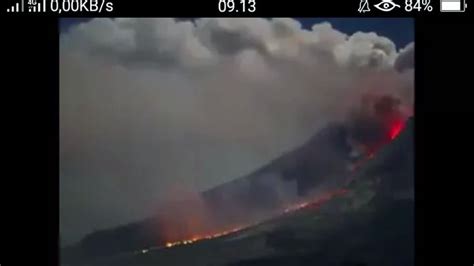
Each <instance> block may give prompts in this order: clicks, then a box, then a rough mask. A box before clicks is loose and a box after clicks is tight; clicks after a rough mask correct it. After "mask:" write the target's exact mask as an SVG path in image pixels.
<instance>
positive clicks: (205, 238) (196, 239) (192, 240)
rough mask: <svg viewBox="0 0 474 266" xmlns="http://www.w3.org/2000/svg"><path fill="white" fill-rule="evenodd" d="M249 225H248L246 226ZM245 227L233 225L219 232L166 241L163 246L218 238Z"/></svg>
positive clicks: (168, 246)
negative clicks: (233, 226)
mask: <svg viewBox="0 0 474 266" xmlns="http://www.w3.org/2000/svg"><path fill="white" fill-rule="evenodd" d="M247 227H249V226H247ZM244 228H246V227H235V228H232V229H229V230H225V231H222V232H219V233H214V234H210V235H204V236H195V237H193V238H191V239H186V240H181V241H175V242H167V243H166V244H165V246H166V247H167V248H171V247H174V246H179V245H189V244H193V243H195V242H198V241H201V240H209V239H213V238H218V237H222V236H226V235H229V234H232V233H235V232H238V231H240V230H242V229H244Z"/></svg>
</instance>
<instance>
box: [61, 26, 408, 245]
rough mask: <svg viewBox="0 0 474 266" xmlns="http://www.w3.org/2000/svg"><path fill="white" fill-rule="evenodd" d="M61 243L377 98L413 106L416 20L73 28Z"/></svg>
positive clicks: (206, 183) (211, 182) (286, 145)
mask: <svg viewBox="0 0 474 266" xmlns="http://www.w3.org/2000/svg"><path fill="white" fill-rule="evenodd" d="M60 27H61V38H60V232H61V242H62V244H63V245H64V244H70V243H73V242H76V241H78V240H80V239H81V238H82V237H83V236H84V235H85V234H87V233H90V232H92V231H94V230H98V229H103V228H110V227H113V226H118V225H121V224H126V223H130V222H133V221H137V220H140V219H143V218H144V217H147V216H149V215H150V214H151V213H153V210H154V209H155V208H156V206H157V204H159V203H160V202H161V201H163V200H165V199H166V198H167V197H169V196H172V195H176V194H179V193H185V192H186V191H203V190H206V189H208V188H211V187H213V186H215V185H218V184H222V183H225V182H228V181H230V180H232V179H234V178H238V177H240V176H243V175H246V174H248V173H250V172H251V171H253V170H255V169H256V168H258V167H260V166H262V165H264V164H266V163H268V162H269V161H271V160H272V159H274V158H276V157H278V156H280V155H281V154H282V153H284V152H285V151H288V150H291V149H293V148H295V147H296V146H298V145H300V144H301V143H304V142H305V141H306V140H307V139H308V138H309V137H311V136H312V135H313V134H314V133H315V132H317V130H318V129H319V128H321V127H322V126H324V125H325V124H326V123H328V122H331V121H334V120H339V119H343V118H344V116H345V115H346V114H347V112H348V110H350V108H352V107H353V105H354V102H356V101H355V100H354V99H358V98H359V97H360V95H362V94H363V93H366V92H367V91H376V92H384V93H387V92H388V93H390V94H393V95H396V96H397V97H399V98H401V99H403V101H405V102H406V103H409V104H412V103H413V95H414V87H413V78H414V77H413V76H414V75H413V69H414V64H413V61H414V60H413V54H414V43H413V40H414V39H413V36H414V27H413V20H412V19H347V18H344V19H343V18H338V19H326V18H325V19H307V18H305V19H290V18H275V19H259V18H248V19H217V18H203V19H195V20H194V21H193V22H190V21H183V20H176V19H166V18H159V19H150V18H147V19H145V18H143V19H141V18H131V19H125V18H120V19H108V18H102V19H92V20H90V19H80V20H77V19H63V20H61V24H60Z"/></svg>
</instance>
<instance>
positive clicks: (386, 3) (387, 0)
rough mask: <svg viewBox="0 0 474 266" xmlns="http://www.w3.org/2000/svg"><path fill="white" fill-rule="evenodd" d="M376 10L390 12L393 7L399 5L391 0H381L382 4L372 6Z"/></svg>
mask: <svg viewBox="0 0 474 266" xmlns="http://www.w3.org/2000/svg"><path fill="white" fill-rule="evenodd" d="M374 6H375V7H376V8H377V9H378V10H380V11H384V12H389V11H392V10H393V9H394V8H395V7H400V5H397V4H395V3H394V2H393V1H392V0H382V2H380V3H378V4H376V5H374Z"/></svg>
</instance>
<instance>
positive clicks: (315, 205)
mask: <svg viewBox="0 0 474 266" xmlns="http://www.w3.org/2000/svg"><path fill="white" fill-rule="evenodd" d="M347 192H348V190H347V189H337V190H334V191H331V192H327V193H324V194H323V195H321V196H319V197H317V198H316V199H314V200H308V201H304V202H299V203H296V204H294V205H291V206H290V207H288V208H286V209H284V211H283V213H282V214H284V213H288V212H295V211H298V210H301V209H303V208H309V207H313V208H319V207H320V206H321V205H322V204H324V203H325V202H327V201H329V200H331V199H332V198H334V197H336V196H341V195H344V194H346V193H347ZM262 222H264V221H262ZM262 222H260V223H262ZM260 223H255V224H248V225H246V226H238V227H234V228H232V229H229V230H224V231H221V232H218V233H213V234H209V235H202V236H195V237H191V238H190V239H185V240H180V241H175V242H167V243H166V244H165V247H167V248H171V247H175V246H180V245H189V244H193V243H196V242H198V241H202V240H209V239H214V238H219V237H223V236H226V235H230V234H232V233H236V232H238V231H241V230H244V229H246V228H249V227H252V226H255V225H258V224H260Z"/></svg>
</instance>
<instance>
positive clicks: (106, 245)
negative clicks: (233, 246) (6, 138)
mask: <svg viewBox="0 0 474 266" xmlns="http://www.w3.org/2000/svg"><path fill="white" fill-rule="evenodd" d="M413 127H414V120H413V119H411V120H410V121H409V122H408V123H407V127H406V129H405V130H404V131H403V132H402V133H401V134H400V136H399V137H398V138H397V139H396V140H395V141H394V142H392V143H390V144H389V145H388V146H387V147H385V148H384V149H382V150H381V151H380V152H379V153H378V154H377V155H376V157H375V158H374V159H373V160H371V161H370V162H369V163H367V164H366V165H365V166H363V167H362V168H361V169H360V170H359V172H358V176H357V177H356V178H355V179H354V181H353V182H352V183H351V184H349V189H350V190H353V191H358V193H361V196H355V197H354V198H356V199H359V198H364V197H367V195H371V193H374V194H375V195H374V196H373V197H372V198H371V200H370V201H369V202H366V203H364V200H363V199H362V200H360V201H362V207H360V208H358V209H354V210H353V211H347V212H346V211H342V210H341V208H342V207H341V206H339V205H341V203H340V201H337V200H335V201H332V202H329V203H328V204H326V205H324V206H323V207H322V208H321V210H320V211H319V214H320V215H321V217H320V219H318V220H317V221H314V225H315V226H316V227H315V228H311V230H307V229H308V227H304V228H302V227H298V226H296V227H292V226H286V225H282V226H281V227H280V228H279V229H277V230H276V231H273V232H272V233H270V234H268V235H267V236H266V241H267V245H268V246H269V247H271V248H272V249H274V250H275V254H278V256H276V255H273V256H269V257H263V258H256V259H252V260H242V261H240V262H237V263H235V264H230V265H329V266H331V265H334V266H342V265H347V266H349V265H352V266H355V265H366V266H369V265H386V266H392V265H393V266H396V265H403V266H410V265H413V261H414V240H413V238H414V232H413V227H414V225H413V223H414V218H413V215H414V200H413V198H412V197H411V198H410V197H408V198H406V196H404V195H405V194H408V195H410V193H406V192H407V191H408V192H410V191H412V190H413V185H414V151H413V130H414V128H413ZM332 130H334V129H332ZM327 132H330V131H327ZM334 135H335V136H341V135H338V134H329V136H334ZM342 135H343V134H342ZM317 136H318V135H317ZM319 136H326V137H327V136H328V135H326V134H324V133H321V134H319ZM340 140H341V139H340V138H337V137H336V138H335V139H332V140H331V141H329V139H328V138H325V139H324V138H322V139H320V138H318V137H315V138H313V139H312V140H310V141H309V142H308V143H307V144H306V145H303V146H302V147H300V148H299V149H297V150H295V151H294V152H291V153H288V154H286V155H284V156H282V157H281V158H280V159H277V160H275V161H273V162H272V163H270V164H269V165H268V166H266V167H264V168H262V169H260V170H258V171H256V172H255V173H253V174H251V175H249V176H247V177H244V178H242V179H251V180H255V179H258V177H259V176H260V175H261V174H262V173H265V172H266V171H279V172H280V173H282V174H283V176H288V175H299V176H301V177H300V179H299V181H298V182H302V184H306V185H308V186H311V184H317V183H318V182H317V181H315V180H310V181H305V179H307V178H309V177H311V176H314V178H315V179H318V178H320V177H321V175H319V176H318V173H325V174H327V173H328V172H327V171H329V172H331V168H334V169H333V171H336V172H337V171H338V169H340V167H337V165H330V166H331V167H329V168H324V169H323V170H321V171H320V172H317V171H316V172H315V171H313V170H315V169H316V168H314V169H312V167H313V166H311V160H310V159H311V158H313V159H314V158H320V159H321V162H320V163H321V164H318V162H315V163H314V165H317V166H319V167H321V165H324V163H323V162H324V161H325V160H324V158H330V157H331V156H336V157H338V156H339V155H338V154H337V153H335V154H332V155H328V156H327V157H325V156H323V155H321V154H320V155H318V153H317V152H316V151H317V146H319V145H332V144H334V145H335V146H338V145H339V144H341V143H342V142H340ZM316 143H318V145H316ZM323 143H325V144H323ZM328 143H329V144H328ZM331 143H332V144H331ZM338 143H339V144H338ZM313 145H314V146H313ZM339 147H340V148H341V149H340V150H339V151H341V153H343V151H344V146H343V145H340V146H339ZM336 150H337V149H336ZM338 158H339V157H338ZM339 159H340V158H339ZM342 162H344V159H341V160H340V161H339V163H342ZM339 166H340V164H339ZM336 168H338V169H336ZM332 173H334V172H332ZM235 182H240V181H238V180H237V181H233V182H231V183H229V184H232V183H235ZM250 184H258V182H256V183H252V182H250ZM367 184H369V185H367ZM227 186H232V185H227ZM365 186H368V188H365ZM255 189H256V190H250V191H253V193H251V194H253V195H258V194H261V196H262V197H264V198H266V199H271V197H269V196H268V195H270V194H271V193H270V194H268V193H265V189H263V188H260V189H262V190H260V189H258V187H255ZM255 191H257V192H258V193H255ZM270 192H271V191H270ZM217 194H218V193H217ZM208 195H212V193H210V194H208ZM215 195H216V193H214V197H215ZM238 195H239V194H238ZM243 195H245V193H244V194H243ZM400 195H401V196H400ZM210 198H212V197H210ZM218 198H219V197H217V199H218ZM259 199H260V197H256V198H255V199H254V201H255V200H256V201H258V200H259ZM251 202H252V201H249V202H248V204H249V205H251ZM263 202H266V203H265V204H263V205H262V204H260V205H259V204H256V206H258V208H263V207H265V206H267V204H269V205H268V206H270V205H271V204H270V203H271V202H272V201H271V200H269V201H263ZM268 202H270V203H268ZM343 203H344V202H343ZM351 204H352V205H357V204H359V205H360V203H357V202H355V203H354V202H352V203H351ZM342 205H344V204H342ZM352 205H350V206H349V207H351V206H352ZM346 207H347V206H346ZM298 219H299V221H301V222H302V223H308V221H310V220H309V219H310V217H299V218H298ZM150 221H151V220H150V219H148V220H145V221H142V222H139V223H135V224H129V225H126V226H122V227H118V228H115V229H111V230H103V231H99V232H95V233H93V234H90V235H88V236H87V237H86V238H85V239H84V240H83V241H81V242H80V243H79V244H78V245H76V246H74V247H70V248H66V249H63V250H62V254H61V261H62V263H63V264H66V263H68V262H74V263H75V264H81V263H84V262H86V261H89V260H91V259H92V258H100V257H107V256H110V255H114V254H118V253H122V252H130V251H137V250H140V249H142V248H147V247H150V246H154V245H155V244H156V241H157V240H156V238H155V239H152V235H151V234H150V233H149V232H147V231H146V230H145V228H146V226H144V225H145V224H146V223H149V222H150Z"/></svg>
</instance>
